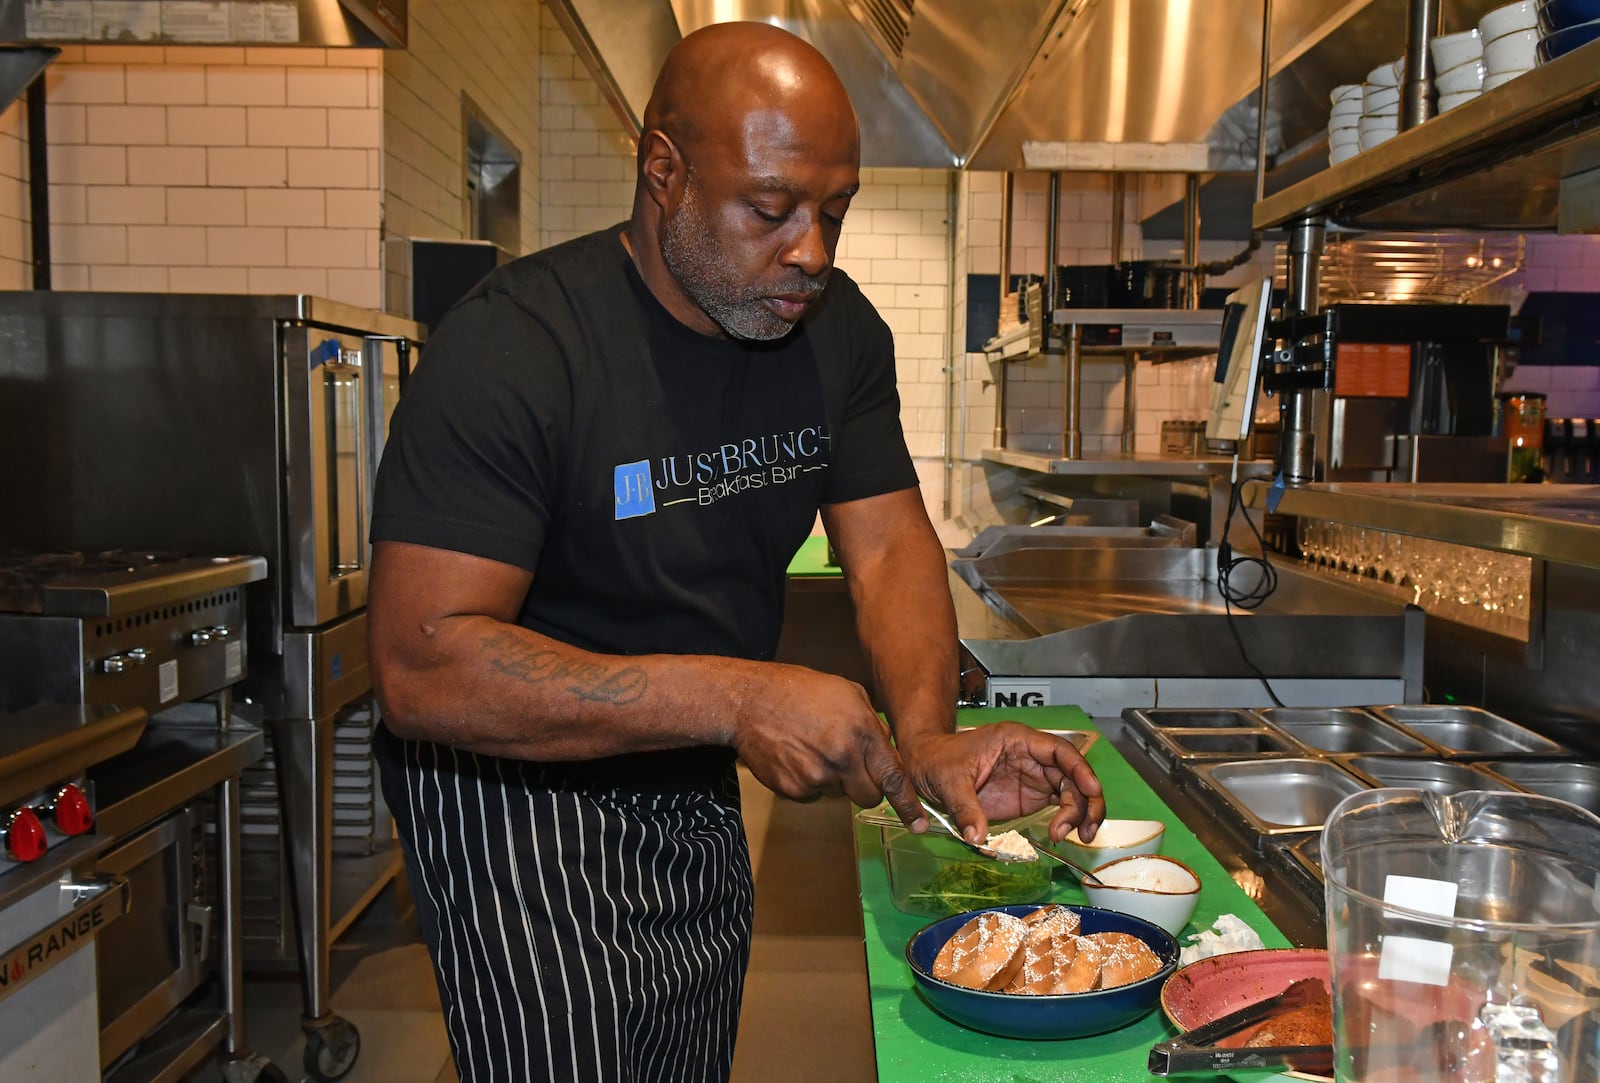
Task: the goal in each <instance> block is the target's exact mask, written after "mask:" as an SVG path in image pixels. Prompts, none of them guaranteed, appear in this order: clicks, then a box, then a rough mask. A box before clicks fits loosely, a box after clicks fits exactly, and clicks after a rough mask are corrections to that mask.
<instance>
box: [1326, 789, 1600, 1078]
mask: <svg viewBox="0 0 1600 1083" xmlns="http://www.w3.org/2000/svg"><path fill="white" fill-rule="evenodd" d="M1322 867H1323V872H1324V877H1325V880H1324V885H1325V890H1326V898H1327V922H1328V953H1329V958H1330V962H1331V964H1332V971H1333V990H1332V992H1333V1005H1334V1053H1335V1057H1334V1061H1335V1071H1336V1074H1337V1077H1338V1079H1339V1080H1340V1081H1341V1083H1351V1081H1361V1083H1400V1081H1405V1083H1446V1081H1448V1083H1479V1081H1482V1083H1520V1081H1527V1083H1578V1081H1585V1083H1589V1081H1593V1080H1596V1079H1600V1063H1597V1060H1600V1058H1597V1052H1596V1050H1597V1040H1600V1031H1597V1024H1596V1018H1597V1015H1600V1012H1596V1010H1595V1009H1596V1008H1600V818H1597V817H1595V816H1594V815H1593V814H1592V813H1589V812H1587V811H1585V810H1583V809H1580V808H1578V807H1577V806H1576V805H1572V804H1569V803H1567V802H1565V801H1560V800H1556V799H1554V798H1548V797H1541V796H1538V795H1534V794H1517V793H1498V792H1494V793H1491V792H1486V791H1478V790H1471V791H1466V792H1463V793H1456V794H1448V795H1446V794H1439V793H1435V792H1431V791H1427V790H1419V789H1380V790H1370V791H1367V792H1364V793H1359V794H1354V795H1352V796H1350V797H1348V798H1346V799H1344V800H1343V801H1341V802H1340V803H1339V805H1338V806H1337V807H1336V808H1335V809H1334V810H1333V813H1332V814H1331V815H1330V816H1329V818H1328V822H1327V824H1326V826H1325V827H1324V829H1323V832H1322Z"/></svg>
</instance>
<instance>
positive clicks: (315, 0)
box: [0, 0, 407, 48]
mask: <svg viewBox="0 0 1600 1083" xmlns="http://www.w3.org/2000/svg"><path fill="white" fill-rule="evenodd" d="M406 2H407V0H223V2H220V3H210V4H163V3H162V2H161V0H129V2H124V3H116V4H95V3H89V2H86V0H68V2H65V3H63V2H61V0H0V43H5V44H29V45H41V44H52V45H319V46H325V47H330V48H337V47H341V46H353V47H358V48H379V47H390V48H404V47H405V44H406V26H407V19H406Z"/></svg>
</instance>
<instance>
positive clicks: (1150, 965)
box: [933, 905, 1161, 996]
mask: <svg viewBox="0 0 1600 1083" xmlns="http://www.w3.org/2000/svg"><path fill="white" fill-rule="evenodd" d="M1081 926H1082V922H1081V920H1080V919H1079V917H1078V914H1077V911H1075V910H1071V909H1069V908H1067V907H1065V906H1057V905H1049V906H1041V907H1039V908H1038V909H1036V910H1033V911H1030V912H1029V913H1027V914H1025V915H1024V916H1023V917H1021V918H1014V917H1012V916H1011V915H1009V914H1006V913H1002V912H999V911H989V912H988V913H983V914H979V915H977V916H976V917H974V918H972V919H971V920H969V921H968V922H967V923H966V924H964V925H962V926H961V928H959V929H957V930H956V932H955V935H953V936H951V937H950V939H949V940H947V941H945V944H944V946H943V947H942V948H940V949H939V954H938V955H937V956H935V958H934V960H933V976H934V977H935V978H938V979H939V980H940V981H947V982H949V983H951V984H952V985H960V986H963V987H964V988H967V989H984V990H988V991H990V992H1002V993H1021V994H1026V995H1030V996H1059V995H1061V994H1063V993H1088V992H1093V991H1094V990H1096V989H1111V988H1113V987H1115V986H1118V985H1127V984H1128V983H1129V982H1135V981H1140V980H1142V979H1144V978H1148V977H1149V976H1150V975H1152V974H1155V973H1157V972H1158V971H1159V970H1160V969H1161V957H1160V956H1159V955H1157V954H1156V953H1155V952H1154V951H1153V950H1152V949H1151V948H1150V945H1148V944H1146V943H1145V942H1144V941H1143V940H1140V939H1139V938H1138V937H1136V936H1130V935H1129V934H1127V933H1094V934H1092V935H1089V936H1079V935H1078V931H1079V929H1080V928H1081Z"/></svg>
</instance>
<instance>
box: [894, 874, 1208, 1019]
mask: <svg viewBox="0 0 1600 1083" xmlns="http://www.w3.org/2000/svg"><path fill="white" fill-rule="evenodd" d="M1035 909H1037V907H1036V906H1026V905H1024V906H993V907H988V908H986V909H984V910H971V911H968V912H967V913H965V914H956V915H954V916H952V917H948V918H940V919H939V920H938V921H936V922H934V923H933V924H931V925H927V926H924V927H923V928H922V929H921V930H919V931H918V932H917V934H916V935H915V936H913V937H912V938H911V940H910V942H909V943H907V944H906V962H907V963H909V964H910V965H911V976H912V977H913V978H915V979H916V982H917V988H918V989H920V990H921V992H922V995H923V997H924V998H925V999H926V1000H927V1001H928V1003H929V1004H931V1005H932V1006H933V1009H934V1010H935V1011H937V1012H938V1013H939V1014H940V1015H942V1016H944V1017H945V1018H946V1019H949V1020H950V1021H952V1022H955V1023H960V1024H961V1025H962V1026H964V1027H971V1028H972V1029H973V1030H981V1031H983V1032H984V1033H985V1034H997V1035H999V1036H1000V1037H1002V1038H1029V1039H1037V1038H1086V1037H1088V1036H1089V1035H1091V1034H1102V1033H1104V1032H1105V1031H1108V1030H1116V1029H1118V1028H1119V1027H1125V1026H1127V1025H1128V1024H1129V1023H1132V1022H1134V1021H1135V1020H1137V1019H1140V1018H1142V1017H1143V1016H1145V1015H1147V1014H1149V1012H1150V1011H1151V1009H1153V1008H1154V1007H1155V1006H1156V1002H1157V1001H1158V1000H1159V999H1160V998H1161V986H1162V985H1163V984H1164V983H1165V982H1166V980H1167V978H1168V977H1169V976H1170V975H1171V974H1172V972H1173V971H1174V970H1176V969H1177V967H1178V942H1177V941H1176V940H1174V939H1173V938H1172V937H1171V936H1170V935H1168V933H1167V932H1166V931H1165V930H1163V929H1161V928H1158V927H1157V926H1155V925H1152V924H1150V923H1149V922H1148V921H1144V920H1142V919H1140V918H1136V917H1134V916H1132V915H1131V914H1118V913H1115V912H1113V911H1111V910H1099V909H1096V908H1095V907H1093V906H1072V907H1069V908H1068V909H1071V910H1075V911H1077V913H1078V917H1079V918H1080V919H1082V928H1081V930H1080V931H1081V932H1083V933H1085V934H1088V933H1130V934H1132V935H1133V936H1137V937H1138V938H1139V939H1140V940H1143V941H1144V942H1145V943H1146V944H1149V945H1150V947H1151V949H1152V950H1153V951H1154V952H1155V953H1156V954H1157V955H1159V956H1160V957H1161V969H1160V970H1158V971H1156V972H1155V973H1154V974H1152V975H1150V976H1149V977H1148V978H1145V979H1144V980H1143V981H1136V982H1132V983H1130V984H1128V985H1119V986H1117V987H1115V988H1112V989H1099V990H1096V991H1095V992H1092V993H1064V994H1062V995H1060V996H1033V995H1030V994H1026V993H988V992H984V991H982V990H979V989H964V988H962V987H961V986H959V985H951V984H950V983H949V982H945V981H940V980H939V979H938V978H935V977H934V976H933V960H934V958H935V957H936V956H937V955H938V954H939V949H940V948H942V947H944V943H945V941H947V940H949V939H950V938H951V937H952V936H954V935H955V932H956V930H957V929H959V928H961V926H963V925H965V924H966V923H967V922H968V921H969V920H970V919H971V918H972V916H973V915H974V914H982V913H987V912H988V911H989V910H999V911H1002V912H1004V913H1007V914H1010V915H1011V916H1012V917H1022V916H1023V915H1024V914H1027V913H1029V912H1031V911H1033V910H1035Z"/></svg>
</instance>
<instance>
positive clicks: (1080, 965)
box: [1059, 936, 1109, 993]
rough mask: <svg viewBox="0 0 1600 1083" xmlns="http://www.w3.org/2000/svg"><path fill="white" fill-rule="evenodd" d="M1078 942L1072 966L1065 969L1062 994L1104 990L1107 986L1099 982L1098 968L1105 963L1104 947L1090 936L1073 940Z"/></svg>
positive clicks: (1061, 985)
mask: <svg viewBox="0 0 1600 1083" xmlns="http://www.w3.org/2000/svg"><path fill="white" fill-rule="evenodd" d="M1075 939H1076V940H1077V942H1078V953H1077V955H1075V956H1073V959H1072V965H1071V966H1069V967H1068V968H1067V973H1066V976H1065V977H1064V978H1063V980H1062V982H1061V984H1060V987H1059V989H1060V991H1061V992H1063V993H1090V992H1093V991H1094V990H1096V989H1106V988H1109V986H1108V985H1107V984H1106V983H1105V982H1103V981H1101V980H1100V967H1101V966H1102V965H1103V964H1104V963H1105V961H1106V949H1105V947H1104V946H1103V945H1102V944H1101V943H1100V942H1099V941H1097V940H1095V938H1094V937H1092V936H1080V937H1076V938H1075Z"/></svg>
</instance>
